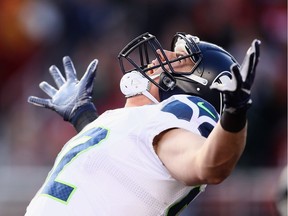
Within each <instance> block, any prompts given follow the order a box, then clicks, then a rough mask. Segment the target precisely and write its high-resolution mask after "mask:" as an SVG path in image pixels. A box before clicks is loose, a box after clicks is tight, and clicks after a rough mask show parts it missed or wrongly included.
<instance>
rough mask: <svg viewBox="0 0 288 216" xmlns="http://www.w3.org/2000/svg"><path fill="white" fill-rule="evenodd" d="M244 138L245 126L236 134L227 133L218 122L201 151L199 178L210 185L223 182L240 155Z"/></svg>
mask: <svg viewBox="0 0 288 216" xmlns="http://www.w3.org/2000/svg"><path fill="white" fill-rule="evenodd" d="M246 136H247V124H246V125H245V126H244V128H242V130H240V131H238V132H229V131H227V130H225V129H223V127H222V125H221V123H220V122H218V124H217V125H216V126H215V128H214V130H213V131H212V132H211V134H210V135H209V137H208V138H207V139H206V141H205V143H204V146H203V148H202V149H201V156H200V157H199V158H200V159H199V164H200V165H201V168H200V169H199V170H200V171H201V174H200V176H201V178H202V179H203V180H205V181H208V182H207V183H211V184H217V183H220V182H221V181H223V180H224V179H225V178H226V177H227V176H228V175H229V174H230V173H231V171H232V170H233V169H234V167H235V165H236V164H237V162H238V160H239V158H240V156H241V155H242V153H243V150H244V148H245V144H246Z"/></svg>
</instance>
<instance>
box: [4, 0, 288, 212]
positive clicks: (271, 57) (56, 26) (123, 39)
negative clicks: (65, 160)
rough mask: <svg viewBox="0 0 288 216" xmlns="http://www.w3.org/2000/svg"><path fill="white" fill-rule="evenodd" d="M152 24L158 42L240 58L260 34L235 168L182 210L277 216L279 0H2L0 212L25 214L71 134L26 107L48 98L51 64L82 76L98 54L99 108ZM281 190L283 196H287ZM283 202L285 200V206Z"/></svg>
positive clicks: (281, 129) (283, 123) (282, 54)
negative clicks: (182, 37) (123, 55)
mask: <svg viewBox="0 0 288 216" xmlns="http://www.w3.org/2000/svg"><path fill="white" fill-rule="evenodd" d="M146 31H149V32H150V33H152V34H154V35H156V36H157V37H158V39H159V40H160V41H161V42H162V44H163V45H164V47H166V48H169V47H170V40H171V38H172V36H173V35H174V34H175V32H177V31H186V32H189V33H191V34H195V35H197V36H199V37H200V38H201V39H202V40H207V41H210V42H213V43H216V44H218V45H221V46H223V47H224V48H225V49H227V50H229V51H230V52H231V53H232V54H233V55H234V56H235V57H236V59H237V60H238V61H239V62H242V59H243V57H244V54H245V51H246V50H247V48H248V47H249V46H250V43H251V41H252V40H253V39H254V38H258V39H260V40H261V41H262V46H261V61H260V64H259V67H258V74H257V77H256V81H255V86H254V92H253V100H254V106H253V108H252V110H251V112H250V114H249V125H250V128H249V132H248V143H247V148H246V150H245V152H244V155H243V157H242V158H241V160H240V163H239V165H238V166H237V168H236V170H235V171H234V172H233V174H232V175H231V176H230V177H229V178H228V179H227V180H226V181H224V182H223V183H222V184H221V185H217V186H209V187H208V188H207V189H206V192H205V194H204V195H201V196H200V197H199V198H198V199H197V200H196V201H194V202H193V203H192V205H191V206H190V207H189V208H188V209H187V210H185V212H183V214H182V215H183V216H184V215H185V216H188V215H194V216H206V215H209V216H228V215H229V216H230V215H233V216H238V215H239V216H243V215H245V216H258V215H261V216H276V215H278V214H277V210H276V204H275V203H276V202H275V201H276V200H277V197H278V189H279V179H280V174H281V172H282V170H283V168H284V167H285V166H286V165H287V2H286V1H285V0H273V1H270V0H218V1H214V0H191V1H188V0H177V1H175V0H157V1H156V0H137V1H135V0H134V1H132V0H122V1H120V0H118V1H117V0H114V1H112V0H110V1H108V0H106V1H105V0H57V1H56V0H49V1H48V0H1V2H0V82H1V85H0V216H18V215H23V214H24V212H25V208H26V206H27V205H28V203H29V201H30V200H31V198H32V197H33V195H34V194H35V193H36V191H37V189H38V188H39V187H40V185H41V183H42V182H43V181H44V179H45V177H46V175H47V172H48V170H49V169H50V168H51V166H52V163H53V161H54V158H55V156H56V155H57V153H58V151H59V150H60V148H61V147H62V145H63V144H64V143H65V142H66V141H67V140H68V139H69V138H70V137H71V136H73V135H74V134H75V132H74V130H73V128H72V126H71V125H69V124H67V123H64V122H63V121H62V119H60V118H59V117H58V116H57V115H56V114H55V113H54V112H52V111H50V110H40V108H37V107H34V106H32V105H30V104H28V103H27V102H26V101H27V97H28V96H30V95H36V96H40V97H46V95H45V94H44V93H43V92H42V91H41V90H40V89H39V88H38V84H39V83H40V82H41V81H43V80H47V81H50V83H53V82H52V79H51V77H50V76H49V73H48V68H49V66H50V65H52V64H56V65H57V66H59V68H60V69H61V70H62V71H63V67H62V57H63V56H65V55H69V56H71V58H72V60H74V63H75V66H76V69H77V71H78V75H79V77H80V76H82V74H83V73H84V71H85V70H86V66H87V65H88V64H89V63H90V61H91V60H92V59H94V58H98V59H99V61H100V63H99V67H98V74H97V80H96V82H95V89H94V98H95V101H94V102H95V104H96V106H97V108H98V111H99V113H102V112H103V111H104V110H106V109H110V108H115V107H120V106H123V103H124V100H123V97H122V95H121V94H120V91H119V85H118V83H119V80H120V77H121V73H120V70H119V67H118V62H117V54H118V52H119V51H120V49H121V48H122V47H123V46H124V45H125V44H126V43H127V42H129V41H130V40H131V39H133V38H134V37H135V36H137V35H139V34H141V33H144V32H146ZM286 195H287V194H286ZM286 204H287V203H286Z"/></svg>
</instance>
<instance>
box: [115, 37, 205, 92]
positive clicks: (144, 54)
mask: <svg viewBox="0 0 288 216" xmlns="http://www.w3.org/2000/svg"><path fill="white" fill-rule="evenodd" d="M183 38H184V39H182V40H187V39H186V38H185V37H183ZM197 39H198V38H197V37H194V38H192V37H191V41H192V42H191V43H188V45H187V46H186V47H185V50H186V51H187V52H186V54H185V55H181V56H178V57H177V58H175V59H170V60H169V59H168V57H167V56H166V54H165V52H164V49H163V48H162V46H161V44H160V43H159V41H158V40H157V39H156V37H155V36H153V35H151V34H149V33H145V34H142V35H140V36H139V37H137V38H135V39H134V40H132V41H131V42H130V43H129V44H128V45H127V46H125V47H124V49H123V50H122V51H121V52H120V54H119V55H118V59H119V63H120V67H121V70H122V72H123V73H124V74H126V73H130V72H132V71H138V72H140V73H141V74H142V75H143V76H144V77H146V78H147V79H148V80H149V81H150V82H151V83H153V84H154V85H156V86H157V87H158V88H159V89H161V90H162V91H169V90H171V89H173V88H174V87H175V85H176V80H175V78H174V75H181V74H185V75H189V74H192V73H193V71H194V70H195V68H197V65H198V64H199V63H200V62H201V59H202V57H201V52H200V49H199V48H198V46H197V44H196V43H197ZM176 40H177V38H175V43H176V42H177V41H176ZM194 40H195V41H194ZM198 40H199V39H198ZM173 43H174V40H173ZM157 51H158V52H157ZM159 52H160V53H159ZM187 58H189V59H192V60H193V63H194V65H193V67H192V66H191V69H190V70H189V71H177V70H175V69H174V68H173V65H172V64H173V63H174V62H177V61H181V60H184V59H187ZM154 59H157V60H158V61H157V62H158V64H157V65H152V64H151V62H152V60H154ZM159 68H161V76H160V78H161V82H160V83H158V82H155V80H154V79H152V78H151V77H150V76H149V71H151V70H156V69H159Z"/></svg>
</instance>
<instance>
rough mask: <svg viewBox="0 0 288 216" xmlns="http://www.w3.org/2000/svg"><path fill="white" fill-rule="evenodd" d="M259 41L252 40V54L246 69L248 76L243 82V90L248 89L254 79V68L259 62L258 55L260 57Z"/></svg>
mask: <svg viewBox="0 0 288 216" xmlns="http://www.w3.org/2000/svg"><path fill="white" fill-rule="evenodd" d="M260 43H261V42H260V41H259V40H254V41H253V42H252V45H251V49H252V51H253V53H252V54H251V56H250V59H249V61H250V64H249V67H248V69H247V70H248V75H247V78H246V80H245V82H244V88H245V89H250V88H251V86H252V84H253V82H254V78H255V72H256V67H257V64H258V61H259V55H260Z"/></svg>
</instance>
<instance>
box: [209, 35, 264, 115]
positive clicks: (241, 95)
mask: <svg viewBox="0 0 288 216" xmlns="http://www.w3.org/2000/svg"><path fill="white" fill-rule="evenodd" d="M260 44H261V42H260V41H259V40H256V39H255V40H254V41H253V42H252V44H251V46H250V48H249V49H248V51H247V53H246V56H245V58H244V60H243V63H242V64H241V66H240V68H239V66H238V65H237V64H234V65H232V66H231V73H232V79H231V80H230V82H226V83H218V82H214V83H212V85H211V86H210V88H211V89H216V90H218V91H220V92H223V94H224V110H225V111H227V112H230V113H235V112H239V111H240V112H242V111H244V110H247V109H248V108H249V107H250V106H251V104H252V100H251V87H252V85H253V81H254V78H255V72H256V67H257V64H258V61H259V55H260Z"/></svg>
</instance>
